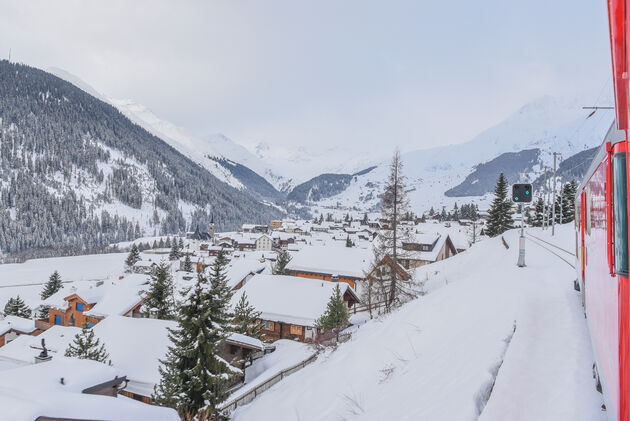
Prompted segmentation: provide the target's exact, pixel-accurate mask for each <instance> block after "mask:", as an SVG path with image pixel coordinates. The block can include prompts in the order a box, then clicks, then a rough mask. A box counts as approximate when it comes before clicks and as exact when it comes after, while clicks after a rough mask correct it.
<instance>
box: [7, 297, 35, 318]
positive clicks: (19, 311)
mask: <svg viewBox="0 0 630 421" xmlns="http://www.w3.org/2000/svg"><path fill="white" fill-rule="evenodd" d="M32 314H33V312H32V311H31V309H30V308H28V306H27V305H26V303H24V301H23V300H22V299H21V298H20V296H19V295H18V296H17V297H16V298H9V300H8V301H7V303H6V305H5V306H4V315H5V316H18V317H23V318H25V319H29V318H30V317H31V315H32Z"/></svg>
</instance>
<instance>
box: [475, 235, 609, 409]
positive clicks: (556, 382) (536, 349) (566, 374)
mask: <svg viewBox="0 0 630 421" xmlns="http://www.w3.org/2000/svg"><path fill="white" fill-rule="evenodd" d="M540 251H541V249H539V248H534V247H528V252H529V253H530V255H531V256H532V257H530V258H529V261H530V266H529V267H528V268H527V269H528V270H527V271H523V272H521V273H519V274H518V275H519V276H517V278H516V279H515V281H516V282H519V283H522V286H523V294H522V297H523V302H522V304H521V306H520V309H519V314H518V315H517V329H516V332H515V334H514V337H513V338H512V342H511V344H510V347H509V348H508V351H507V353H506V355H505V360H504V362H503V365H502V367H501V370H500V371H499V375H498V377H497V379H496V383H495V386H494V390H493V393H492V396H491V398H490V400H489V401H488V404H487V406H486V408H485V410H484V411H483V413H482V416H481V417H480V420H482V421H489V420H497V421H498V420H507V419H509V420H542V419H549V420H570V419H575V420H597V419H604V418H605V417H604V415H603V414H602V413H601V411H600V408H599V406H598V405H596V403H597V401H598V400H600V399H601V397H600V396H599V395H598V394H597V393H595V390H594V381H593V379H592V376H591V375H590V374H591V373H590V366H591V365H592V363H593V357H592V355H591V353H590V352H589V350H590V342H589V339H588V332H587V329H586V324H585V319H584V315H583V313H582V309H581V305H580V299H579V296H578V294H577V293H576V292H575V291H573V282H572V277H571V276H570V275H572V274H571V273H569V274H568V275H569V276H564V271H549V270H545V267H544V266H543V265H540V264H539V263H538V262H539V261H540V260H541V259H540V257H541V256H540V254H539V253H540ZM559 264H561V265H562V263H559ZM600 404H601V402H600Z"/></svg>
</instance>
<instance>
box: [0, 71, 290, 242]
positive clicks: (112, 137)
mask: <svg viewBox="0 0 630 421" xmlns="http://www.w3.org/2000/svg"><path fill="white" fill-rule="evenodd" d="M211 214H214V220H215V222H216V223H217V228H219V229H231V228H235V227H236V226H238V225H239V224H241V223H243V222H245V221H249V222H260V223H263V222H268V220H269V219H270V218H275V217H278V216H280V212H279V211H278V210H276V209H275V208H273V207H270V206H264V205H261V203H260V202H259V201H257V200H256V199H254V198H253V197H252V196H251V195H250V194H248V193H246V192H242V191H239V190H237V189H235V188H232V187H230V186H228V185H227V184H225V183H223V182H221V181H219V180H218V179H217V178H216V177H214V176H213V175H212V174H210V173H209V172H208V171H207V170H206V169H204V168H202V167H201V166H199V165H198V164H196V163H194V162H192V161H191V160H190V159H188V158H186V157H185V156H183V155H182V154H180V153H179V152H177V151H176V150H175V149H174V148H172V147H171V146H169V145H168V144H166V143H165V142H164V141H162V140H161V139H159V138H157V137H155V136H154V135H152V134H150V133H149V132H147V131H146V130H144V129H143V128H141V127H140V126H138V125H136V124H134V123H132V122H131V121H130V120H129V119H127V118H126V117H125V116H123V115H122V114H121V113H120V112H119V111H118V110H116V109H115V108H114V107H113V106H111V105H109V104H107V103H105V102H103V101H101V100H99V99H96V98H94V97H93V96H91V95H89V94H88V93H86V92H84V91H83V90H81V89H79V88H77V87H76V86H74V85H72V84H70V83H68V82H66V81H64V80H62V79H59V78H57V77H55V76H53V75H51V74H49V73H46V72H44V71H41V70H39V69H35V68H32V67H28V66H25V65H20V64H14V63H9V62H7V61H0V248H1V249H2V251H3V252H4V253H5V254H6V253H10V254H11V253H12V254H15V253H20V252H24V251H26V250H30V251H33V250H40V251H42V252H43V250H49V253H50V254H58V253H63V252H64V250H68V249H69V250H74V251H77V250H79V251H80V250H93V249H97V248H99V247H102V246H103V245H106V244H108V243H110V242H114V241H124V240H129V239H132V238H134V237H135V236H137V235H140V234H152V233H154V232H156V233H177V232H183V231H184V230H185V229H186V228H187V227H188V226H190V225H191V224H192V225H196V224H200V225H201V226H202V227H203V226H205V225H206V224H207V222H208V221H209V218H210V216H211Z"/></svg>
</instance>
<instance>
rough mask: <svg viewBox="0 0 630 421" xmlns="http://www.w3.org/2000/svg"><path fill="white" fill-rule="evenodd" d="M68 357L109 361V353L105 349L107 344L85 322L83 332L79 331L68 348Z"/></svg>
mask: <svg viewBox="0 0 630 421" xmlns="http://www.w3.org/2000/svg"><path fill="white" fill-rule="evenodd" d="M65 355H66V357H75V358H78V359H80V360H93V361H98V362H100V363H105V362H107V360H108V358H109V354H108V353H107V351H106V350H105V345H104V344H101V342H100V340H99V339H98V338H95V336H94V331H93V330H92V329H90V328H88V327H87V324H86V323H83V326H82V329H81V332H79V333H77V334H76V335H75V337H74V341H73V342H71V343H70V344H69V345H68V349H66V354H65Z"/></svg>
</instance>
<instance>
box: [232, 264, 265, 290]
mask: <svg viewBox="0 0 630 421" xmlns="http://www.w3.org/2000/svg"><path fill="white" fill-rule="evenodd" d="M266 268H267V264H266V263H264V262H260V261H259V260H254V259H243V260H238V261H232V262H231V263H230V266H229V267H228V269H227V271H226V277H227V283H228V286H229V287H230V288H231V289H233V290H236V289H239V288H241V287H242V286H243V285H245V284H246V283H247V282H248V281H249V280H250V279H251V278H252V277H254V276H255V275H258V274H259V273H262V272H263V271H264V270H265V269H266Z"/></svg>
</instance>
